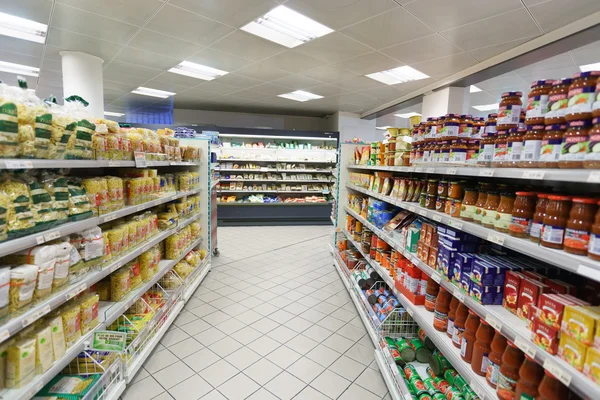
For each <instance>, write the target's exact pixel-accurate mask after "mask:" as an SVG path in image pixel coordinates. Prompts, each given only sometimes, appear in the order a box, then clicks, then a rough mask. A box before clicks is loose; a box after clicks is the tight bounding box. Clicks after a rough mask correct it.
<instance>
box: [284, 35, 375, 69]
mask: <svg viewBox="0 0 600 400" xmlns="http://www.w3.org/2000/svg"><path fill="white" fill-rule="evenodd" d="M296 50H297V51H298V52H299V53H302V54H306V55H307V56H310V57H313V58H316V59H317V60H321V61H325V62H328V63H334V62H338V61H342V60H345V59H347V58H352V57H356V56H359V55H361V54H365V53H369V52H371V51H373V49H371V48H370V47H368V46H365V45H364V44H362V43H359V42H357V41H356V40H354V39H352V38H350V37H348V36H346V35H344V34H341V33H339V32H332V33H330V34H328V35H325V36H323V37H320V38H317V39H315V40H311V41H310V42H308V43H306V44H303V45H302V46H298V48H297V49H296Z"/></svg>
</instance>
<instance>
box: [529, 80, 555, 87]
mask: <svg viewBox="0 0 600 400" xmlns="http://www.w3.org/2000/svg"><path fill="white" fill-rule="evenodd" d="M549 83H552V80H550V79H548V80H545V79H542V80H539V81H533V82H531V87H532V88H534V87H536V86H542V85H547V84H549Z"/></svg>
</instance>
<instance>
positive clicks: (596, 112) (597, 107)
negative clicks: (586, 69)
mask: <svg viewBox="0 0 600 400" xmlns="http://www.w3.org/2000/svg"><path fill="white" fill-rule="evenodd" d="M592 117H594V118H597V117H600V78H598V82H596V99H595V100H594V103H593V104H592Z"/></svg>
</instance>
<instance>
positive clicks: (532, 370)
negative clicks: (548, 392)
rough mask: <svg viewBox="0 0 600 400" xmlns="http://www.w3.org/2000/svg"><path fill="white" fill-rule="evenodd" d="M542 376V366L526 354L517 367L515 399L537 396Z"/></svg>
mask: <svg viewBox="0 0 600 400" xmlns="http://www.w3.org/2000/svg"><path fill="white" fill-rule="evenodd" d="M542 378H544V368H542V366H541V365H539V364H538V363H536V362H535V360H534V359H533V358H531V357H529V356H528V355H525V361H523V364H521V368H520V369H519V380H518V381H517V387H516V391H515V399H535V398H537V397H538V395H539V392H538V386H539V385H540V383H541V382H542Z"/></svg>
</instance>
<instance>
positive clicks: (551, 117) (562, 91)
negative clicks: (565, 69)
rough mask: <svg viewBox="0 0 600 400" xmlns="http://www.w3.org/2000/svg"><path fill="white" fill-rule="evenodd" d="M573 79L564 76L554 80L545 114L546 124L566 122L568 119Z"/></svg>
mask: <svg viewBox="0 0 600 400" xmlns="http://www.w3.org/2000/svg"><path fill="white" fill-rule="evenodd" d="M571 83H573V79H571V78H564V79H559V80H556V81H554V82H552V87H551V88H550V92H549V93H548V105H547V106H546V115H544V124H545V125H554V124H564V123H565V122H566V121H567V120H566V119H565V114H566V112H567V104H568V102H569V86H571Z"/></svg>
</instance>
